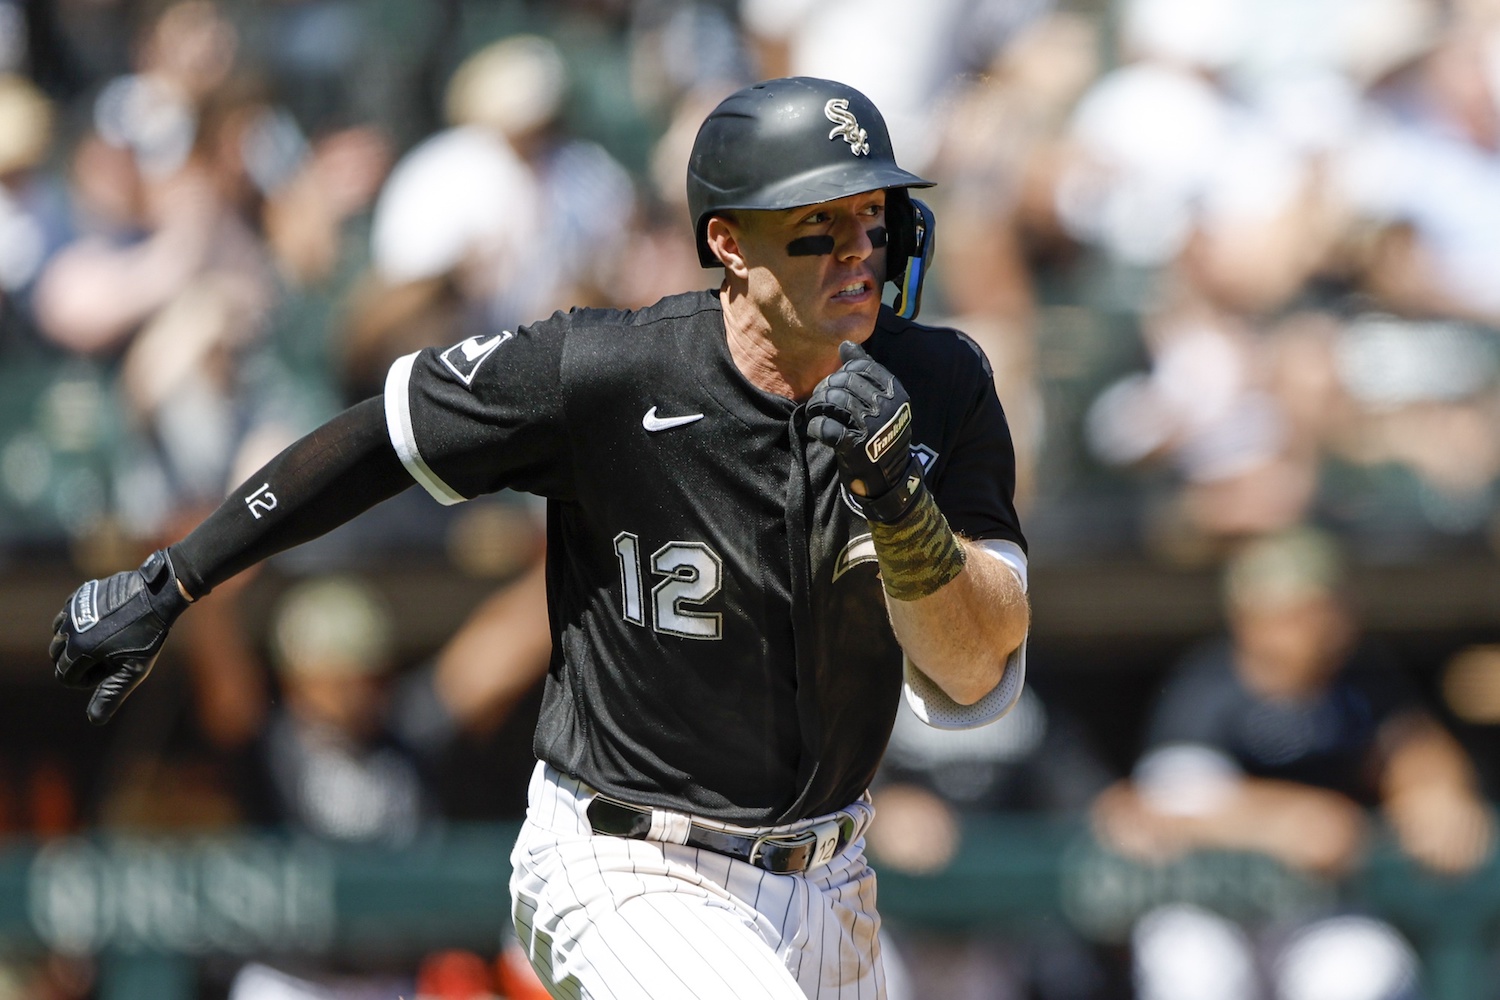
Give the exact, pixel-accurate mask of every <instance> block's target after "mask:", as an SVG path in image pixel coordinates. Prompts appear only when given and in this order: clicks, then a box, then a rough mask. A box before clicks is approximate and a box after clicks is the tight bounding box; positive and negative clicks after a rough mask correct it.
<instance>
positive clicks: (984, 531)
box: [929, 334, 1026, 553]
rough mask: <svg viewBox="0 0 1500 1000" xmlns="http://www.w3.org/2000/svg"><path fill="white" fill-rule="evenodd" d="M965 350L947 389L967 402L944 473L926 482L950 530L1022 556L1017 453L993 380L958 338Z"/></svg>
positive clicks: (978, 354)
mask: <svg viewBox="0 0 1500 1000" xmlns="http://www.w3.org/2000/svg"><path fill="white" fill-rule="evenodd" d="M958 336H959V339H960V341H961V342H962V343H963V345H964V347H966V348H967V350H965V349H964V348H958V349H956V350H955V352H954V353H955V355H956V357H957V363H956V364H955V366H954V370H953V372H952V375H951V379H950V381H949V384H950V385H951V387H952V390H953V392H954V395H955V397H956V399H959V400H964V401H966V402H965V403H964V404H963V406H962V409H961V410H960V411H959V413H958V414H957V418H958V426H957V429H956V431H957V433H956V436H955V438H954V441H953V444H952V446H951V450H950V453H949V455H948V456H947V457H946V461H943V462H942V470H941V473H940V475H938V477H937V478H936V480H935V481H933V482H930V483H929V485H930V486H931V487H932V490H933V495H934V497H935V498H936V500H937V502H938V507H939V508H941V509H942V511H943V516H944V517H946V518H947V519H948V523H949V524H950V525H951V526H952V527H953V530H955V531H957V532H958V533H959V534H961V535H964V536H965V537H968V538H973V539H1005V540H1007V541H1009V542H1012V543H1014V544H1015V545H1016V546H1018V547H1019V548H1020V550H1021V552H1022V553H1024V552H1025V551H1026V536H1025V535H1024V534H1023V533H1022V531H1021V519H1020V517H1019V516H1018V515H1017V514H1016V505H1015V494H1016V451H1015V445H1014V444H1013V443H1012V441H1011V436H1010V424H1009V422H1008V421H1007V420H1006V418H1005V409H1004V407H1002V406H1001V405H1000V398H999V396H998V395H996V393H995V378H994V374H993V372H992V371H991V369H990V366H989V362H988V361H987V360H985V357H984V352H983V351H981V350H980V349H979V346H978V345H977V344H975V343H974V342H973V341H972V340H970V339H969V338H968V337H966V336H964V335H963V334H959V335H958Z"/></svg>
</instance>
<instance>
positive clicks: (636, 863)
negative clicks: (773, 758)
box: [511, 764, 885, 1000]
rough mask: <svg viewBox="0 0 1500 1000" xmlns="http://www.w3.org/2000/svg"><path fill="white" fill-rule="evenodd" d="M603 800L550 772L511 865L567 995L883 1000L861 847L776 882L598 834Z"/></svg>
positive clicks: (516, 896)
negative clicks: (590, 811)
mask: <svg viewBox="0 0 1500 1000" xmlns="http://www.w3.org/2000/svg"><path fill="white" fill-rule="evenodd" d="M590 794H591V793H590V790H589V789H588V788H587V786H585V785H583V784H582V783H581V782H578V781H577V780H575V779H573V778H569V777H567V776H566V775H562V774H559V773H558V772H557V771H556V770H554V769H552V768H551V767H549V766H548V765H545V764H538V765H537V768H536V771H535V773H534V774H533V775H532V780H531V790H530V803H529V807H528V809H527V818H526V823H525V825H524V826H523V827H522V830H521V835H520V837H519V838H518V840H517V841H516V846H515V850H514V851H513V852H512V854H511V864H512V875H511V899H512V911H513V916H514V918H515V924H516V931H517V933H518V934H519V936H520V939H521V943H522V945H523V947H525V949H526V951H527V953H528V954H529V956H530V957H531V962H532V965H533V966H535V967H536V970H537V973H538V975H539V976H540V977H541V979H542V981H543V982H544V983H546V984H547V985H548V989H549V990H550V991H551V992H552V995H553V996H554V997H558V998H560V1000H606V998H611V1000H637V998H641V1000H644V998H650V1000H678V998H681V1000H698V998H702V997H715V998H726V1000H804V998H811V1000H884V998H885V975H884V972H883V970H882V968H881V964H880V946H879V943H878V938H877V932H878V931H879V928H880V918H879V917H878V916H877V915H876V912H875V874H874V872H872V871H871V870H870V868H869V867H868V866H867V865H866V864H865V860H864V838H863V837H862V836H861V837H856V838H855V840H854V841H853V842H852V843H851V844H850V845H849V846H848V847H847V848H845V850H844V851H843V852H842V853H841V854H840V855H839V856H838V857H836V858H834V860H833V861H832V862H830V863H829V864H827V865H823V866H820V867H817V868H813V869H811V870H810V871H808V872H807V873H806V874H805V875H774V874H772V873H770V872H766V871H763V870H761V869H759V868H756V867H754V866H752V865H749V864H746V863H745V862H743V861H738V860H735V859H733V858H730V857H726V856H724V855H721V854H716V853H714V852H712V851H701V850H698V849H697V848H692V847H685V846H680V845H676V844H662V843H658V842H655V841H644V840H624V839H620V838H617V837H602V836H595V835H594V834H593V833H592V832H591V830H590V829H589V826H588V821H587V819H586V818H585V816H584V809H585V807H586V806H587V805H588V801H589V796H590ZM850 811H851V812H854V813H855V814H856V815H857V816H858V817H859V818H860V821H861V827H860V828H861V830H863V828H864V826H865V825H868V822H869V819H870V818H871V816H872V815H873V810H871V809H870V807H869V805H868V804H867V803H864V802H860V803H855V804H854V805H853V806H851V807H850ZM700 822H703V821H700ZM713 825H719V826H723V824H713ZM730 829H741V828H734V827H731V828H730Z"/></svg>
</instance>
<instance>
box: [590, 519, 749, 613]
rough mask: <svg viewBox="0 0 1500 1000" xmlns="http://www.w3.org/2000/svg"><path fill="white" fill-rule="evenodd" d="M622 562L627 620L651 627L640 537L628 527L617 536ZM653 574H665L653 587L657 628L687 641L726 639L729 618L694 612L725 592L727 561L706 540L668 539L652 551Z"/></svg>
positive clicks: (616, 542) (653, 607)
mask: <svg viewBox="0 0 1500 1000" xmlns="http://www.w3.org/2000/svg"><path fill="white" fill-rule="evenodd" d="M615 556H616V558H618V559H619V560H620V589H621V591H622V592H623V595H624V609H623V614H624V616H625V620H626V621H628V622H631V623H632V624H635V625H640V626H641V627H643V628H644V627H645V626H646V608H645V604H646V601H645V584H644V582H643V579H642V576H641V553H640V539H639V538H637V537H636V536H635V535H633V534H631V533H630V532H628V531H622V532H620V533H619V534H618V535H616V536H615ZM651 572H652V573H653V574H655V575H656V576H660V577H664V579H662V580H661V581H659V582H658V583H657V584H656V585H655V586H654V587H652V588H651V627H652V628H653V629H655V630H656V631H658V632H661V633H663V634H664V635H676V636H681V637H682V638H684V639H721V638H723V631H724V616H723V615H722V614H720V613H719V612H717V611H694V610H692V609H693V608H696V607H701V606H702V605H703V603H704V602H705V601H707V600H709V599H710V598H711V597H713V596H714V595H715V594H717V593H718V592H719V587H720V586H721V585H722V584H723V581H724V561H723V560H722V559H720V558H719V554H718V553H717V552H715V551H714V550H713V549H711V548H709V547H708V546H707V545H704V544H703V543H702V542H668V543H667V544H665V545H663V546H662V547H661V548H659V549H657V550H656V551H655V552H653V553H652V554H651Z"/></svg>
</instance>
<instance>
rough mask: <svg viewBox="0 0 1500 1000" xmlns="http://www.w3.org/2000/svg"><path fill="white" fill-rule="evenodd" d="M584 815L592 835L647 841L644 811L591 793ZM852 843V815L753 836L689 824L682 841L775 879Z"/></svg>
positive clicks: (828, 858)
mask: <svg viewBox="0 0 1500 1000" xmlns="http://www.w3.org/2000/svg"><path fill="white" fill-rule="evenodd" d="M588 817H589V826H591V827H593V830H594V832H595V833H600V834H604V835H606V836H610V837H624V838H626V839H627V840H650V839H652V838H651V836H650V834H651V810H650V809H646V808H643V807H641V806H635V805H631V804H630V803H629V802H621V801H620V800H619V799H612V798H610V797H609V796H607V795H597V794H596V795H595V796H594V799H593V801H592V802H590V803H589V805H588ZM853 839H854V817H853V816H850V815H848V814H846V813H839V814H838V815H837V816H836V817H835V818H833V819H828V820H824V821H823V822H821V823H816V824H814V825H812V826H810V827H808V828H807V829H806V830H799V831H798V832H796V833H772V834H765V835H763V836H759V837H755V836H750V835H748V834H741V833H729V832H726V831H724V830H715V829H712V828H711V827H706V826H700V825H699V824H697V823H690V824H689V826H688V834H687V840H686V841H685V842H684V843H685V845H686V846H688V847H699V848H702V849H703V850H705V851H716V852H717V853H719V854H727V855H728V856H729V857H731V858H738V859H739V860H741V861H747V862H749V863H750V864H752V865H754V866H755V867H757V868H763V869H765V870H766V871H768V872H773V873H775V874H777V875H792V874H796V873H799V872H805V871H807V870H808V869H809V868H813V867H815V866H817V865H821V864H826V863H827V862H829V861H832V860H833V859H834V858H835V857H837V856H838V853H839V852H840V851H842V850H843V849H844V848H845V847H848V846H849V841H851V840H853Z"/></svg>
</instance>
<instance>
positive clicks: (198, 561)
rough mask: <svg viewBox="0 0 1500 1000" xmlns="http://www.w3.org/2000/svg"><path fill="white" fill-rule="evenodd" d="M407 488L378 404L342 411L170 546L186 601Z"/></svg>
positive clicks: (407, 480) (371, 402) (377, 400)
mask: <svg viewBox="0 0 1500 1000" xmlns="http://www.w3.org/2000/svg"><path fill="white" fill-rule="evenodd" d="M411 484H412V479H411V476H410V475H409V474H408V473H407V471H406V469H405V468H404V467H403V466H402V465H401V459H400V458H399V457H397V455H396V450H395V448H393V447H392V446H391V441H390V438H389V437H388V436H387V434H386V426H385V407H384V404H383V402H382V401H381V399H380V398H379V397H375V398H373V399H367V400H365V401H364V402H363V403H359V404H357V405H355V406H352V407H350V408H349V409H347V410H345V411H344V412H343V413H341V414H339V415H338V416H336V417H334V418H333V419H332V420H330V421H329V422H328V423H326V424H324V425H323V426H322V427H319V428H318V429H317V430H315V431H313V432H312V433H311V434H308V435H307V436H306V437H304V438H302V439H301V440H300V441H298V442H297V443H296V444H293V445H292V446H291V447H289V448H287V449H286V450H285V451H283V452H282V453H281V454H279V455H277V456H276V457H275V458H273V459H271V461H270V462H268V463H267V464H266V466H265V467H264V468H262V469H261V470H260V471H259V472H257V473H255V475H253V476H251V477H250V478H249V479H248V480H247V481H246V482H245V484H244V485H243V486H241V487H240V488H239V489H238V490H236V491H235V492H234V493H232V494H231V495H230V497H229V499H227V500H225V501H224V502H223V503H222V504H221V505H220V506H219V509H218V510H216V511H214V512H213V513H212V514H210V515H208V517H207V518H205V519H204V521H203V523H202V524H200V525H198V527H196V528H194V529H193V531H192V533H191V534H189V535H188V536H187V537H186V538H184V539H183V540H182V541H180V542H178V543H177V544H176V545H174V546H172V548H171V553H172V566H173V568H175V569H176V571H177V576H178V579H180V580H181V581H182V585H183V586H184V587H186V588H187V591H188V593H189V594H190V595H191V596H193V597H194V598H197V597H202V596H203V595H204V594H206V593H208V592H209V591H210V590H212V589H213V588H214V587H216V586H218V585H219V584H221V583H223V582H224V581H225V580H227V579H229V578H230V577H231V576H234V575H235V574H236V573H238V572H240V571H241V570H243V569H245V568H247V567H249V566H252V565H254V564H255V563H258V562H260V561H261V560H262V559H265V558H267V557H268V556H272V555H275V554H276V553H277V552H281V551H282V550H284V549H289V548H291V547H292V546H294V545H298V544H300V543H302V542H305V541H308V540H310V539H313V538H317V537H318V536H319V535H322V534H324V533H326V532H328V531H332V530H333V529H334V528H337V527H338V526H339V525H341V524H343V523H344V522H346V521H350V520H353V518H354V517H355V516H356V515H358V514H362V513H364V512H365V511H366V510H369V509H370V508H371V507H373V506H375V505H376V504H378V503H380V502H381V501H382V500H387V499H389V498H391V497H393V496H395V495H396V494H397V493H400V492H401V491H402V490H404V489H406V487H408V486H410V485H411Z"/></svg>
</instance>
